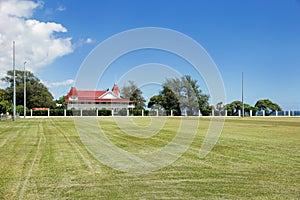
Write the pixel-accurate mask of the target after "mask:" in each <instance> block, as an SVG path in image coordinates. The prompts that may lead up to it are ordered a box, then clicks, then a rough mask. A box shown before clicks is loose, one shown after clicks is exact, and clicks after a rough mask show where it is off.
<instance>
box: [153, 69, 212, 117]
mask: <svg viewBox="0 0 300 200" xmlns="http://www.w3.org/2000/svg"><path fill="white" fill-rule="evenodd" d="M208 99H209V96H208V95H206V94H203V93H202V91H201V89H200V86H199V85H198V83H197V80H193V79H192V78H191V76H187V75H186V76H183V77H181V78H173V79H167V80H166V81H165V82H164V83H163V88H162V90H161V91H160V93H159V95H156V96H153V97H152V98H151V99H150V102H149V103H148V107H152V106H153V105H156V104H159V105H161V106H162V107H163V108H164V109H165V110H166V111H167V112H168V111H170V110H173V111H175V113H174V114H175V115H181V113H183V112H186V113H187V115H196V114H198V110H199V109H200V110H201V112H203V113H207V112H206V111H207V108H208Z"/></svg>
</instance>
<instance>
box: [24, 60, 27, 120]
mask: <svg viewBox="0 0 300 200" xmlns="http://www.w3.org/2000/svg"><path fill="white" fill-rule="evenodd" d="M26 63H27V62H26V61H25V62H24V118H25V117H26V69H25V65H26Z"/></svg>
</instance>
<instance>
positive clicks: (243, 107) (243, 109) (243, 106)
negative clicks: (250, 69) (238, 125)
mask: <svg viewBox="0 0 300 200" xmlns="http://www.w3.org/2000/svg"><path fill="white" fill-rule="evenodd" d="M242 117H245V105H244V72H242Z"/></svg>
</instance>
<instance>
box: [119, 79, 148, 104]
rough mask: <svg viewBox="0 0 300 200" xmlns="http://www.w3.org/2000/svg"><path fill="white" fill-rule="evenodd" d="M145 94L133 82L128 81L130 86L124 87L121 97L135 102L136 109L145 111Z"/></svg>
mask: <svg viewBox="0 0 300 200" xmlns="http://www.w3.org/2000/svg"><path fill="white" fill-rule="evenodd" d="M142 94H143V92H142V91H141V90H140V89H139V88H138V86H137V85H136V84H135V83H134V82H133V81H128V85H124V86H123V87H122V89H121V96H122V97H123V98H126V99H130V100H131V101H133V102H134V105H135V109H143V108H144V107H145V102H146V100H145V98H144V97H143V96H142Z"/></svg>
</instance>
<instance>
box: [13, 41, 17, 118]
mask: <svg viewBox="0 0 300 200" xmlns="http://www.w3.org/2000/svg"><path fill="white" fill-rule="evenodd" d="M15 68H16V67H15V41H13V76H14V77H13V79H14V94H13V103H14V109H13V110H14V111H13V121H16V69H15Z"/></svg>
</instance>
